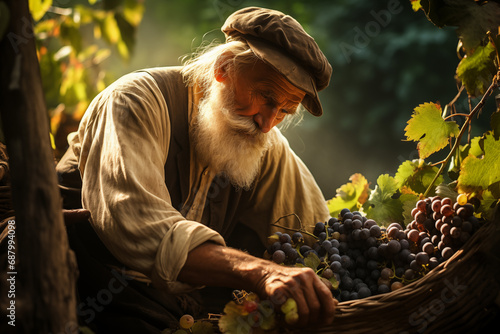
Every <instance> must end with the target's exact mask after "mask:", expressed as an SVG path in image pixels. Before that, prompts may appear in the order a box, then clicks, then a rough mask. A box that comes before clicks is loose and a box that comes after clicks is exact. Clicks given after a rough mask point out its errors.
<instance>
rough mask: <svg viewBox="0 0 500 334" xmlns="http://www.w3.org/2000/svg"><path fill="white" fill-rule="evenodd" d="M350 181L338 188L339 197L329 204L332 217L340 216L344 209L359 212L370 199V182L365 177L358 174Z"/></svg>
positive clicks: (331, 200)
mask: <svg viewBox="0 0 500 334" xmlns="http://www.w3.org/2000/svg"><path fill="white" fill-rule="evenodd" d="M349 181H351V182H350V183H347V184H344V185H342V186H341V187H340V188H338V189H337V195H336V196H335V197H333V198H332V199H330V200H329V201H328V202H327V205H328V209H329V210H330V215H331V216H332V217H336V216H338V214H339V213H340V211H342V209H344V208H348V209H349V210H351V211H354V210H357V209H358V208H359V207H360V206H361V205H362V204H363V203H364V202H365V201H366V199H367V198H368V181H367V180H366V178H365V177H364V176H363V175H361V174H359V173H356V174H354V175H352V176H351V177H350V178H349Z"/></svg>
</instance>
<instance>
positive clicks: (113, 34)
mask: <svg viewBox="0 0 500 334" xmlns="http://www.w3.org/2000/svg"><path fill="white" fill-rule="evenodd" d="M102 33H103V36H104V38H106V40H107V41H108V42H109V43H111V44H116V43H118V42H119V41H120V39H121V34H120V29H119V28H118V24H117V23H116V20H115V17H114V15H113V13H109V14H108V15H106V18H105V19H104V21H103V25H102Z"/></svg>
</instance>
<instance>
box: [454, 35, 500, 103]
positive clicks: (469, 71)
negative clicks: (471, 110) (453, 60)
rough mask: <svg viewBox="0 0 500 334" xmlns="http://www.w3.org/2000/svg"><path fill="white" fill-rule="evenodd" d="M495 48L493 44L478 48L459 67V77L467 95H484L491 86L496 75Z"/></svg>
mask: <svg viewBox="0 0 500 334" xmlns="http://www.w3.org/2000/svg"><path fill="white" fill-rule="evenodd" d="M495 55H496V53H495V48H494V47H493V45H492V44H491V43H488V45H486V46H484V47H483V46H478V47H477V48H476V49H475V50H474V53H472V54H469V55H467V56H466V57H464V58H463V59H462V60H461V61H460V63H459V64H458V67H457V76H458V78H459V79H460V80H462V83H463V84H464V86H465V88H466V89H467V93H468V94H469V95H470V96H472V97H476V96H481V95H483V94H484V93H485V92H486V90H487V89H488V87H489V86H490V85H491V80H492V78H493V76H494V75H495V74H496V66H495V64H494V61H493V59H494V57H495Z"/></svg>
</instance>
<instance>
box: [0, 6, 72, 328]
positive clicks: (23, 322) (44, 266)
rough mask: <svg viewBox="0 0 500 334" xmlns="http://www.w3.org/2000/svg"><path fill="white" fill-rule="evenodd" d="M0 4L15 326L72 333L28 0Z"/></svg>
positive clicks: (0, 88) (0, 82)
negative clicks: (5, 24) (6, 14)
mask: <svg viewBox="0 0 500 334" xmlns="http://www.w3.org/2000/svg"><path fill="white" fill-rule="evenodd" d="M5 5H6V6H5ZM0 6H2V8H3V9H5V8H8V11H9V23H8V28H7V30H6V32H5V34H4V35H3V36H0V38H1V41H0V116H1V119H2V124H3V133H4V136H5V141H6V145H7V151H8V154H9V156H10V161H9V165H10V171H11V182H12V200H13V205H14V210H15V215H16V220H15V227H16V229H15V231H16V232H15V235H16V244H15V246H16V248H15V254H16V261H17V264H16V266H15V268H14V270H12V271H14V272H16V274H15V275H14V276H15V298H14V300H15V315H16V317H15V327H14V328H13V332H16V333H76V332H77V330H78V325H77V321H76V298H75V281H76V272H77V271H76V260H75V257H74V254H73V252H72V251H71V250H70V249H69V246H68V240H67V235H66V230H65V226H64V223H63V215H62V211H61V198H60V195H59V190H58V188H57V179H56V174H55V168H54V158H53V154H52V150H51V146H50V138H49V121H48V114H47V111H46V106H45V101H44V95H43V90H42V83H41V77H40V69H39V64H38V59H37V55H36V48H35V40H34V35H33V27H32V19H31V15H30V12H29V5H28V0H0ZM2 20H3V17H2ZM11 269H12V268H11ZM0 284H6V282H0ZM1 298H5V296H2V297H1ZM8 320H9V319H8ZM2 321H3V319H2Z"/></svg>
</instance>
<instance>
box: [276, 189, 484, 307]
mask: <svg viewBox="0 0 500 334" xmlns="http://www.w3.org/2000/svg"><path fill="white" fill-rule="evenodd" d="M412 217H413V218H414V220H413V221H412V222H411V223H410V224H408V226H406V228H404V227H403V226H402V225H401V224H399V223H392V224H390V225H389V226H388V227H387V228H383V227H380V226H379V225H378V224H377V223H376V222H375V221H374V220H373V219H367V218H366V217H364V216H363V215H362V214H361V213H360V212H358V211H353V212H351V211H350V210H348V209H343V210H342V211H341V212H340V214H339V217H332V218H330V219H329V220H328V221H327V222H318V223H316V225H315V227H314V231H313V234H314V236H315V237H316V242H315V243H314V244H312V245H311V246H309V245H306V244H304V238H303V235H302V234H301V233H300V232H296V233H294V234H293V235H292V236H290V235H289V234H287V233H281V232H277V236H278V241H276V242H274V243H273V244H272V245H271V246H270V247H269V248H268V250H267V251H268V253H269V254H270V257H271V258H272V260H273V261H275V262H276V263H282V264H285V265H294V264H296V263H301V264H304V258H306V257H308V256H309V254H311V253H312V254H314V256H317V257H318V258H319V261H320V264H319V266H318V268H316V269H317V272H318V274H319V275H320V276H322V277H324V278H326V279H330V278H332V277H334V278H335V279H336V281H337V282H338V283H339V285H338V289H335V290H334V291H333V294H334V296H335V298H337V299H338V300H339V301H347V300H354V299H360V298H365V297H369V296H372V295H377V294H381V293H386V292H390V291H394V290H397V289H399V288H401V287H403V286H404V285H405V284H408V283H411V282H413V281H415V280H417V279H419V278H421V277H422V276H424V275H425V274H427V273H428V272H429V271H430V270H432V269H434V268H435V267H437V266H438V265H439V264H440V263H441V262H443V261H445V260H447V259H449V258H450V257H451V256H452V255H453V254H454V253H455V252H456V251H457V250H458V249H459V248H461V247H462V246H463V245H464V244H465V242H467V240H468V239H469V238H470V237H471V235H472V234H473V233H474V232H475V231H476V230H477V229H478V228H479V227H480V226H481V223H480V221H479V220H478V219H477V218H476V217H475V216H474V206H473V205H472V204H470V203H467V200H466V198H465V202H464V198H463V197H460V196H459V197H458V198H457V202H455V203H453V201H452V200H451V199H450V198H440V197H438V196H436V197H432V198H427V199H425V200H420V201H418V202H417V204H416V207H415V209H414V210H413V211H412Z"/></svg>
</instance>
